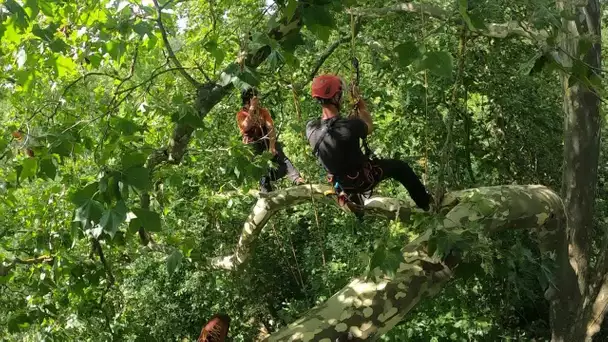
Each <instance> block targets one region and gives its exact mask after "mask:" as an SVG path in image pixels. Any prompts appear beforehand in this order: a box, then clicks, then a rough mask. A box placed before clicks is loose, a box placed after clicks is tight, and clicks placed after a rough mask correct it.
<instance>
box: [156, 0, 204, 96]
mask: <svg viewBox="0 0 608 342" xmlns="http://www.w3.org/2000/svg"><path fill="white" fill-rule="evenodd" d="M152 1H153V2H154V7H156V15H157V18H156V22H157V23H158V28H159V30H160V34H161V35H162V37H163V42H164V43H165V48H166V49H167V53H168V54H169V58H170V59H171V61H173V64H175V66H176V67H177V68H179V69H178V70H179V72H180V74H182V76H184V78H185V79H186V80H187V81H188V82H189V83H190V84H192V85H193V86H194V87H198V86H199V85H200V83H199V82H198V81H197V80H195V79H194V78H193V77H192V75H190V74H189V73H188V72H187V71H186V69H184V67H182V63H180V61H179V60H178V59H177V57H176V56H175V52H173V48H172V47H171V44H170V43H169V38H168V37H167V30H165V25H163V19H162V12H163V9H162V8H161V7H160V6H159V4H158V0H152Z"/></svg>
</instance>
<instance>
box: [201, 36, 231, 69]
mask: <svg viewBox="0 0 608 342" xmlns="http://www.w3.org/2000/svg"><path fill="white" fill-rule="evenodd" d="M204 48H205V50H207V52H209V53H210V54H211V56H213V58H214V59H215V62H216V63H217V64H218V65H220V64H222V62H223V61H224V58H225V57H226V53H224V50H222V49H221V48H220V47H219V46H218V45H217V41H215V40H209V41H208V42H207V43H205V45H204Z"/></svg>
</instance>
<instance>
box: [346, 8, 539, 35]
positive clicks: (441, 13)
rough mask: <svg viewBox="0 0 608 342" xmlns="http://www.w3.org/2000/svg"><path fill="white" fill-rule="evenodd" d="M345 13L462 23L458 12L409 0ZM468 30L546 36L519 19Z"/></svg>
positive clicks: (498, 33)
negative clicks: (407, 15) (419, 15)
mask: <svg viewBox="0 0 608 342" xmlns="http://www.w3.org/2000/svg"><path fill="white" fill-rule="evenodd" d="M346 13H349V14H353V15H356V16H360V17H382V16H386V15H390V14H395V13H424V14H426V15H428V16H429V17H432V18H435V19H440V20H447V21H451V22H453V23H455V24H463V23H464V22H463V20H462V19H461V18H460V16H459V14H458V13H450V12H448V11H445V10H443V9H441V8H439V7H436V6H433V5H428V4H414V3H411V2H405V3H401V4H397V5H394V6H388V7H383V8H351V9H347V10H346ZM469 30H470V31H472V32H475V33H477V34H479V35H482V36H486V37H491V38H507V37H510V36H519V37H522V38H526V39H530V40H532V41H534V42H538V41H543V40H544V39H545V38H546V37H548V33H547V32H546V31H544V30H535V29H534V28H532V26H531V25H530V24H528V23H523V22H519V21H510V22H507V23H500V24H497V23H490V24H485V28H484V29H479V28H474V27H469Z"/></svg>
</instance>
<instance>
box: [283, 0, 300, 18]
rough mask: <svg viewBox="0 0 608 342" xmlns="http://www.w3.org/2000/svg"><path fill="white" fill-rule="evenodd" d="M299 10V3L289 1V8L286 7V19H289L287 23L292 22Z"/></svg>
mask: <svg viewBox="0 0 608 342" xmlns="http://www.w3.org/2000/svg"><path fill="white" fill-rule="evenodd" d="M297 8H298V1H296V0H288V2H287V6H286V7H285V18H287V21H290V20H291V18H292V17H293V15H294V14H295V13H296V9H297Z"/></svg>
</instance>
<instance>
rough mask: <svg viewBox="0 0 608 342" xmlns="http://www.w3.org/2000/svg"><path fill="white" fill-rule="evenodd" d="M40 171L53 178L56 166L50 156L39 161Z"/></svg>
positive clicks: (55, 173)
mask: <svg viewBox="0 0 608 342" xmlns="http://www.w3.org/2000/svg"><path fill="white" fill-rule="evenodd" d="M40 172H41V173H42V174H43V175H45V176H47V177H48V178H50V179H55V176H56V175H57V167H55V164H54V163H53V160H52V159H51V158H44V159H42V160H41V161H40Z"/></svg>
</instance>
